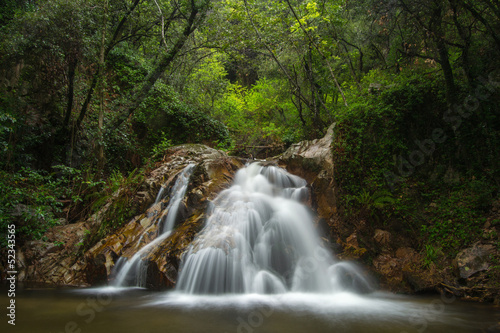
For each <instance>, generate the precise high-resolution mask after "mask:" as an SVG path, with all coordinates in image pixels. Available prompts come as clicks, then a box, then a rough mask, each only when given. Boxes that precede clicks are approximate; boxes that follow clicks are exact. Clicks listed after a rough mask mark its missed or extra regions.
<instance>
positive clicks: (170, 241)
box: [86, 145, 243, 289]
mask: <svg viewBox="0 0 500 333" xmlns="http://www.w3.org/2000/svg"><path fill="white" fill-rule="evenodd" d="M188 164H196V166H195V168H194V171H193V174H192V175H191V177H190V182H189V186H188V189H187V192H186V197H185V198H184V199H183V201H182V202H181V204H180V205H179V211H178V213H177V216H176V220H175V229H174V230H173V232H172V234H171V235H170V236H169V237H168V238H166V239H165V240H163V241H162V242H160V243H159V244H157V245H156V247H155V248H154V249H152V251H151V252H149V253H148V254H146V256H145V257H144V258H143V260H144V262H146V263H147V264H146V265H147V274H146V285H147V287H148V288H152V289H162V288H171V287H173V286H174V285H175V282H176V279H177V271H178V268H179V267H178V265H179V262H180V259H181V256H182V254H183V252H184V251H185V249H186V248H187V246H188V245H189V244H190V243H191V241H192V240H193V238H194V236H195V235H196V233H197V232H198V231H199V230H200V229H201V227H202V224H203V218H204V215H203V214H204V213H205V211H206V209H207V205H208V202H209V200H210V199H211V198H212V196H215V194H217V193H218V192H220V191H221V190H223V189H224V188H226V187H227V186H229V184H230V182H231V181H232V178H233V176H234V174H235V172H236V171H237V170H238V169H240V168H241V167H242V166H243V163H242V162H241V161H240V160H239V159H237V158H232V157H229V156H227V155H226V154H225V153H224V152H221V151H217V150H215V149H212V148H209V147H205V146H202V145H182V146H178V147H174V148H172V149H170V150H168V151H167V156H166V157H165V159H164V163H163V164H162V165H161V166H159V167H158V168H157V169H156V170H154V171H152V172H151V175H150V176H149V177H148V178H147V179H146V183H147V184H149V185H148V186H146V187H148V188H150V189H151V191H158V190H159V189H160V186H162V187H164V188H165V196H164V197H163V199H162V198H160V199H161V201H160V202H158V203H157V204H154V205H152V206H150V207H149V208H148V209H147V210H146V211H145V213H144V214H141V215H138V216H136V217H134V218H133V219H132V220H131V221H130V222H129V223H127V224H126V225H125V226H123V227H122V228H121V229H120V230H118V231H117V232H116V233H114V234H112V235H109V236H108V237H106V238H105V239H103V240H102V241H101V242H99V243H98V244H96V245H95V246H94V247H93V248H92V249H90V250H89V251H88V252H87V253H86V257H88V262H89V263H91V264H90V266H88V267H87V269H88V271H89V272H94V271H96V272H97V270H95V269H94V266H95V265H96V264H97V265H98V266H100V267H101V268H100V270H99V271H98V272H99V274H101V275H102V267H103V266H105V267H106V274H107V276H108V278H109V277H110V276H111V275H112V272H113V266H114V263H115V262H116V259H117V258H119V257H125V258H130V257H132V256H133V255H134V254H135V253H136V252H137V249H140V248H142V247H143V246H145V245H147V244H148V243H150V242H151V241H152V240H154V239H155V238H156V237H157V235H158V234H159V233H161V230H159V228H160V227H161V225H162V223H161V220H162V219H163V218H164V217H165V215H166V214H167V212H166V211H163V210H162V209H163V208H165V207H166V206H167V205H168V201H169V199H170V198H169V197H168V193H169V191H170V189H171V188H172V187H173V185H174V184H175V182H176V180H177V177H178V175H179V174H180V173H181V172H182V170H183V169H184V168H185V167H186V166H187V165H188ZM156 194H157V193H154V192H152V193H149V196H151V197H156ZM141 196H142V197H144V194H141ZM102 255H104V256H105V257H106V261H105V263H103V262H102V260H97V262H96V259H95V258H98V257H99V256H102ZM89 274H90V273H89ZM97 280H99V279H98V278H97ZM88 281H89V283H93V281H95V279H94V278H93V277H91V276H88Z"/></svg>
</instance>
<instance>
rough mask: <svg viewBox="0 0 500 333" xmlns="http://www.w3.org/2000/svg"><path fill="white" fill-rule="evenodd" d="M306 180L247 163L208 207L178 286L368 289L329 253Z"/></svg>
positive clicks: (201, 290)
mask: <svg viewBox="0 0 500 333" xmlns="http://www.w3.org/2000/svg"><path fill="white" fill-rule="evenodd" d="M306 185H307V184H306V181H305V180H304V179H302V178H300V177H297V176H294V175H291V174H289V173H287V172H286V171H285V170H283V169H281V168H278V167H274V166H262V165H260V164H258V163H254V164H251V165H249V166H248V167H246V168H244V169H241V170H239V171H238V172H237V174H236V176H235V179H234V184H233V185H232V187H230V188H229V189H227V190H225V191H223V192H221V193H220V194H219V195H218V196H217V198H216V199H215V200H214V201H213V204H212V206H211V207H210V208H209V214H208V215H209V217H208V219H207V221H206V224H205V226H204V229H203V230H202V231H201V232H200V233H199V234H198V236H197V237H196V239H195V240H194V241H193V243H192V244H191V245H190V247H189V249H188V251H187V252H186V254H185V255H184V257H183V264H182V266H181V272H180V276H179V278H178V282H177V286H176V290H177V291H179V292H181V293H187V294H235V293H236V294H242V293H243V294H249V293H257V294H273V293H280V294H281V293H285V292H315V293H334V292H340V291H345V290H356V291H366V290H370V289H371V287H370V283H369V281H368V280H367V279H366V278H365V277H364V276H363V275H362V273H361V272H360V271H359V270H358V269H357V268H356V267H355V266H353V265H352V264H349V263H347V262H339V261H338V260H337V259H336V258H335V257H334V256H333V255H331V254H330V252H329V251H328V250H326V249H325V248H324V247H323V246H322V245H321V241H320V237H319V235H318V234H317V232H316V230H315V228H314V224H313V219H312V216H311V214H310V212H309V211H308V209H307V207H306V206H305V205H303V204H302V203H301V201H303V200H306V199H307V197H308V195H309V191H308V189H307V187H306Z"/></svg>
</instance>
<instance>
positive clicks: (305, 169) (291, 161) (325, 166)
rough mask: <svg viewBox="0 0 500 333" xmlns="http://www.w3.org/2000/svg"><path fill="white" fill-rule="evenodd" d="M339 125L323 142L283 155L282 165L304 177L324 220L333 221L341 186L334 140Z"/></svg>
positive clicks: (297, 147) (306, 143) (299, 146)
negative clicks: (336, 178)
mask: <svg viewBox="0 0 500 333" xmlns="http://www.w3.org/2000/svg"><path fill="white" fill-rule="evenodd" d="M334 129H335V124H332V125H331V126H330V127H329V128H328V131H327V133H326V135H325V136H324V137H323V138H322V139H319V140H312V141H302V142H300V143H298V144H294V145H292V146H291V147H290V148H289V149H288V150H287V151H286V152H285V153H283V154H282V155H281V156H280V157H279V159H278V163H279V165H280V166H282V167H284V168H286V169H287V171H288V172H290V173H292V174H294V175H297V176H299V177H302V178H304V179H305V180H306V181H307V182H308V183H309V184H311V189H312V199H313V201H314V202H315V205H316V207H315V208H316V210H317V212H318V215H319V216H320V218H323V219H325V220H330V219H332V218H333V217H334V216H335V214H336V213H337V186H336V184H335V181H334V179H333V170H334V165H333V154H332V147H331V145H332V141H333V136H334Z"/></svg>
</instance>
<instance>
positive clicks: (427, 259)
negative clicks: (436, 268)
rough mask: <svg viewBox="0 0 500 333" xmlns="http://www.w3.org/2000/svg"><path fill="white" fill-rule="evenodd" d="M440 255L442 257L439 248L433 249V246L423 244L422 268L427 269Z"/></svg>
mask: <svg viewBox="0 0 500 333" xmlns="http://www.w3.org/2000/svg"><path fill="white" fill-rule="evenodd" d="M440 255H442V251H441V248H440V247H434V246H433V245H429V244H425V249H424V260H423V267H424V268H429V267H430V266H431V265H432V264H434V263H435V262H436V261H437V259H438V258H439V256H440Z"/></svg>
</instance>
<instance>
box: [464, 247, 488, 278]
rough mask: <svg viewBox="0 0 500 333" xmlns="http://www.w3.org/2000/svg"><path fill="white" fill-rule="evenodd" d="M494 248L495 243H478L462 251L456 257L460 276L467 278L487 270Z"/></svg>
mask: <svg viewBox="0 0 500 333" xmlns="http://www.w3.org/2000/svg"><path fill="white" fill-rule="evenodd" d="M493 250H494V246H493V245H482V244H478V243H476V244H474V246H473V247H470V248H467V249H465V250H463V251H461V252H460V253H459V254H458V255H457V257H456V263H457V266H458V270H459V274H460V277H461V278H464V279H466V278H469V277H471V276H472V275H474V274H475V273H477V272H481V271H485V270H487V269H488V267H490V263H489V255H490V254H491V253H492V252H493Z"/></svg>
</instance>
